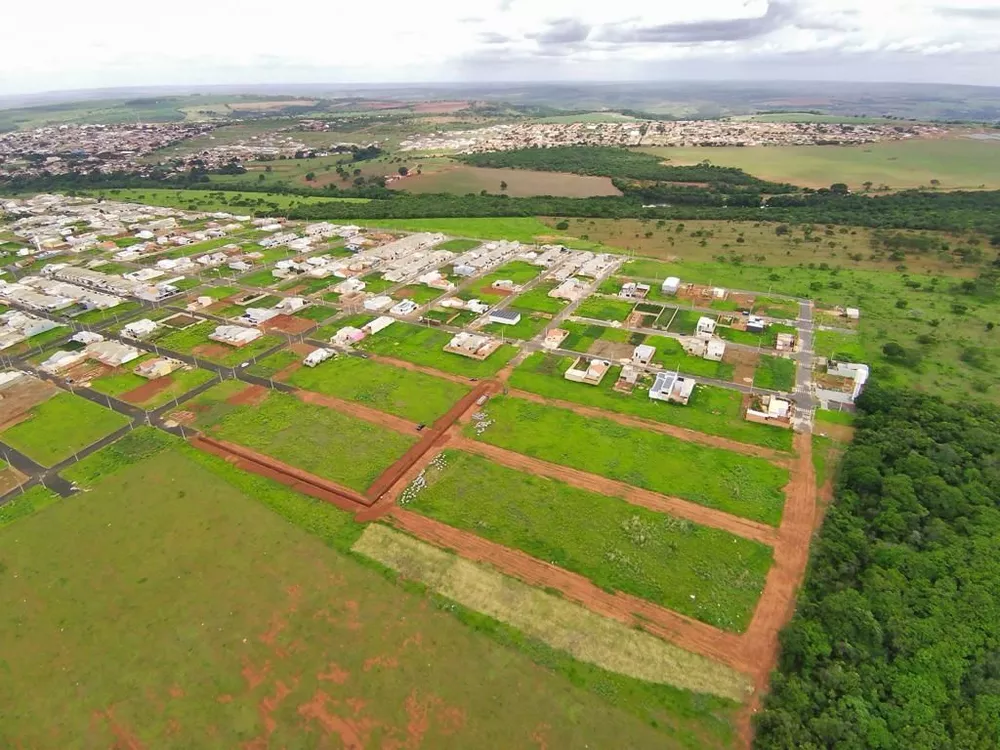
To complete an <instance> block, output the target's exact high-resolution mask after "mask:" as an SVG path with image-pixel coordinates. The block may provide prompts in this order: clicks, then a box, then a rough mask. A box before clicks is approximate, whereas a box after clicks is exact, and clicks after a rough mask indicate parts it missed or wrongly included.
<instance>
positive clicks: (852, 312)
mask: <svg viewBox="0 0 1000 750" xmlns="http://www.w3.org/2000/svg"><path fill="white" fill-rule="evenodd" d="M844 316H845V317H846V318H847V319H848V320H860V319H861V310H859V309H858V308H856V307H848V308H847V309H846V310H844Z"/></svg>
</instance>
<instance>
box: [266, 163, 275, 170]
mask: <svg viewBox="0 0 1000 750" xmlns="http://www.w3.org/2000/svg"><path fill="white" fill-rule="evenodd" d="M264 171H265V172H273V171H274V167H272V166H271V165H270V164H268V165H267V166H266V167H264Z"/></svg>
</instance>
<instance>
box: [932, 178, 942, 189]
mask: <svg viewBox="0 0 1000 750" xmlns="http://www.w3.org/2000/svg"><path fill="white" fill-rule="evenodd" d="M940 186H941V180H931V187H935V188H936V187H940Z"/></svg>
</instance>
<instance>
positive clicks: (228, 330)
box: [208, 326, 264, 346]
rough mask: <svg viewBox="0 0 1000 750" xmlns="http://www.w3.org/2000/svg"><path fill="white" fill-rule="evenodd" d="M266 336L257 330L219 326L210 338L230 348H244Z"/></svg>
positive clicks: (209, 335)
mask: <svg viewBox="0 0 1000 750" xmlns="http://www.w3.org/2000/svg"><path fill="white" fill-rule="evenodd" d="M263 335H264V334H263V333H261V332H260V331H259V330H257V329H256V328H244V327H243V326H219V327H217V328H216V329H215V330H214V331H213V332H212V333H210V334H208V337H209V338H210V339H212V341H218V342H220V343H222V344H228V345H229V346H244V345H246V344H249V343H250V342H251V341H256V340H257V339H259V338H260V337H261V336H263Z"/></svg>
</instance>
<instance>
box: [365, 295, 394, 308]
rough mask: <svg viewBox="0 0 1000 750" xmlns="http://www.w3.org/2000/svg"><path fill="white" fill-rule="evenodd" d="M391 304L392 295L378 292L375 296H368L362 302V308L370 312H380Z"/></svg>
mask: <svg viewBox="0 0 1000 750" xmlns="http://www.w3.org/2000/svg"><path fill="white" fill-rule="evenodd" d="M392 305H393V302H392V297H389V296H387V295H385V294H380V295H379V296H377V297H369V298H368V299H366V300H365V301H364V303H363V306H364V308H365V309H366V310H368V311H370V312H382V310H387V309H388V308H390V307H392Z"/></svg>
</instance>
